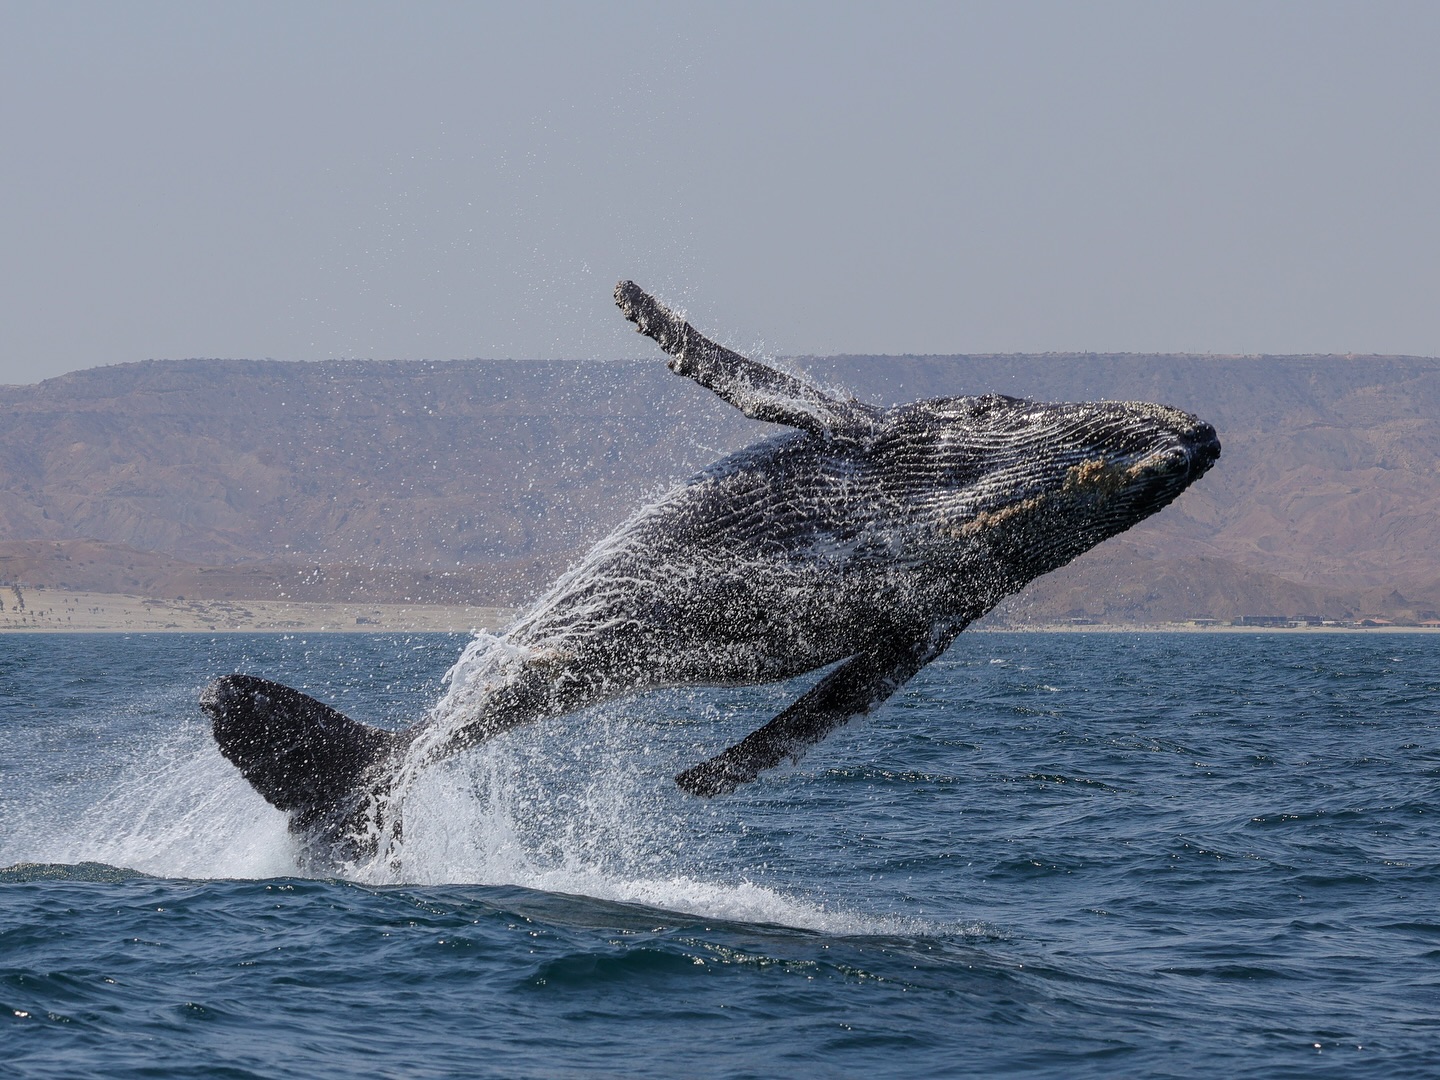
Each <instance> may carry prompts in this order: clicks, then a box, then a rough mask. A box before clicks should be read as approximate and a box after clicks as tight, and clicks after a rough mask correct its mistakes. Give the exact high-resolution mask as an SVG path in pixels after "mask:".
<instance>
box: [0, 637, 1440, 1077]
mask: <svg viewBox="0 0 1440 1080" xmlns="http://www.w3.org/2000/svg"><path fill="white" fill-rule="evenodd" d="M463 644H464V639H462V638H460V637H455V636H448V635H420V636H413V635H412V636H397V635H373V636H365V635H353V634H351V635H315V634H311V635H295V636H266V635H254V636H222V637H212V636H201V635H178V634H176V635H154V636H124V635H29V636H6V637H4V638H3V639H0V823H3V824H0V867H5V869H3V870H0V1054H3V1057H0V1072H3V1074H4V1075H6V1076H20V1077H75V1076H105V1077H131V1076H134V1077H140V1076H144V1077H163V1076H217V1077H306V1078H309V1077H331V1076H335V1077H340V1076H345V1077H349V1076H355V1075H362V1076H391V1077H460V1076H505V1077H556V1076H581V1075H584V1076H624V1077H631V1078H633V1077H677V1076H696V1077H772V1076H784V1075H791V1076H827V1077H828V1076H859V1075H868V1076H887V1077H888V1076H896V1077H899V1076H904V1077H925V1076H936V1077H940V1076H944V1077H949V1076H1004V1075H1012V1076H1064V1077H1112V1076H1156V1077H1161V1076H1232V1077H1284V1076H1296V1077H1299V1076H1306V1077H1309V1076H1373V1077H1387V1078H1389V1077H1433V1076H1436V1075H1440V837H1437V830H1436V828H1435V824H1436V819H1437V816H1440V814H1437V810H1440V635H1437V636H1434V637H1430V636H1424V635H1418V634H1416V635H1398V634H1395V635H1389V634H1387V635H1375V636H1367V635H1363V634H1334V635H1320V634H1314V635H1311V634H1304V633H1290V634H1276V635H1258V634H1257V635H1232V634H1223V633H1214V634H1210V633H1199V634H1177V635H1159V634H1155V635H1147V634H1111V633H1095V634H993V633H991V634H987V633H967V634H963V635H961V637H960V638H959V640H958V641H957V642H956V644H955V645H954V646H953V647H952V648H951V650H950V652H949V654H948V655H947V656H946V657H945V658H944V659H943V660H941V661H940V662H937V663H935V664H933V665H932V666H931V667H930V668H928V669H927V670H925V671H924V672H922V674H921V675H920V676H919V677H918V678H917V679H915V681H914V682H913V683H912V684H911V685H910V686H908V687H907V688H906V689H905V690H904V691H903V692H902V693H901V694H900V695H898V696H897V697H896V698H895V699H894V700H893V701H892V702H891V703H890V704H888V705H887V706H886V707H885V708H883V709H882V710H881V711H880V712H878V713H877V714H876V715H875V716H873V717H871V718H870V719H869V720H867V721H864V722H860V723H856V724H853V725H851V726H850V727H848V728H846V729H844V730H842V731H840V732H837V733H836V734H835V735H833V736H832V737H831V738H830V739H828V740H827V741H826V742H825V743H823V744H822V745H821V746H819V747H817V748H816V749H815V750H814V751H813V752H812V753H811V754H810V755H809V756H808V757H807V758H805V759H804V760H803V761H802V762H801V763H800V764H799V765H798V766H794V767H786V768H783V769H779V770H776V771H774V772H773V773H770V774H767V775H766V776H764V777H763V778H762V779H761V780H760V781H759V782H757V783H755V784H753V785H750V786H749V787H747V788H744V789H742V790H741V791H739V792H737V793H736V794H734V795H732V796H728V797H725V798H721V799H716V800H712V801H705V800H700V799H695V798H690V797H687V796H684V795H683V794H681V793H680V792H679V791H678V790H677V789H676V788H675V786H674V784H673V783H672V782H671V777H672V776H673V774H674V773H675V772H677V771H678V770H680V769H681V768H684V767H686V766H688V765H692V764H694V763H696V762H697V761H700V760H702V759H703V758H705V757H708V756H709V755H711V754H712V753H714V752H716V751H718V750H720V749H722V748H723V747H724V746H726V745H728V744H729V743H730V742H732V741H734V740H735V739H737V738H739V737H740V736H741V735H743V734H744V733H745V732H747V731H748V730H750V729H751V728H753V727H755V726H757V725H758V724H759V723H761V722H763V721H764V720H766V719H768V718H769V717H770V716H771V715H773V714H774V713H776V712H778V711H779V710H780V709H781V708H782V707H783V706H784V705H785V704H786V703H787V702H788V701H789V700H790V699H792V698H793V697H794V696H796V694H797V693H798V688H797V686H795V685H791V686H780V687H763V688H753V689H743V690H728V689H727V690H704V691H693V692H692V691H686V692H665V693H657V694H651V695H647V696H644V697H637V698H630V699H625V700H622V701H618V702H614V703H611V704H610V705H607V706H605V707H603V708H598V709H594V710H591V711H590V712H588V713H585V714H582V715H578V716H574V717H567V718H562V719H559V720H554V721H550V722H547V723H544V724H541V725H536V726H534V727H531V728H528V729H519V730H516V731H513V732H511V733H508V734H507V735H505V736H503V737H502V738H500V739H498V740H496V741H495V742H494V743H492V744H490V745H487V746H484V747H481V748H477V749H475V750H473V751H470V752H468V753H467V754H465V755H463V756H462V757H460V758H458V759H455V760H454V761H452V762H449V763H447V764H446V765H444V766H442V767H440V768H437V769H435V770H433V771H432V772H431V773H428V774H426V775H425V776H424V777H422V779H421V781H420V782H419V784H418V785H417V787H416V789H415V790H414V791H413V792H412V794H411V797H410V798H409V800H408V802H407V803H406V809H405V831H404V842H403V845H402V846H401V848H400V849H399V850H398V851H397V852H395V853H394V855H393V857H391V858H388V859H382V860H380V861H379V862H378V863H377V864H376V865H372V866H364V867H352V868H348V869H347V870H346V871H344V872H342V873H337V874H336V875H335V876H332V877H324V878H316V877H307V876H304V875H302V874H301V873H300V871H299V869H298V866H299V864H298V863H297V861H296V854H297V853H296V851H295V848H294V847H293V844H292V840H291V838H290V837H289V835H288V833H287V831H286V828H285V822H284V819H283V818H282V816H281V815H280V814H279V813H278V812H277V811H275V810H273V809H271V808H270V807H269V806H268V805H267V804H265V803H264V802H263V801H262V800H261V799H260V798H259V797H258V796H256V795H255V794H254V793H253V792H252V791H251V790H250V789H249V787H248V786H247V784H246V783H245V781H244V780H243V779H242V778H241V777H240V776H239V775H238V774H237V773H236V771H235V770H234V769H233V768H232V767H231V766H230V765H229V764H228V763H227V762H226V761H225V760H224V759H223V758H221V757H220V755H219V753H218V752H217V751H216V750H215V749H214V747H213V745H212V744H211V742H210V740H209V736H208V732H207V726H206V723H205V721H204V719H203V717H202V716H201V715H200V713H199V712H198V710H197V708H196V696H197V694H198V692H199V690H200V689H201V687H202V686H203V685H204V684H205V683H206V682H207V681H208V680H209V679H210V678H211V677H213V676H215V675H217V674H222V673H225V672H230V671H248V672H253V673H255V674H260V675H264V676H266V677H269V678H274V679H278V680H280V681H282V682H287V683H290V684H292V685H294V686H297V687H300V688H302V689H304V690H306V691H307V692H309V693H311V694H314V695H315V696H317V697H320V698H322V699H324V700H326V701H329V702H331V703H332V704H334V705H335V706H337V707H338V708H340V709H341V710H343V711H345V712H347V713H349V714H350V715H352V716H355V717H356V718H358V719H364V720H367V721H371V722H375V723H386V724H391V725H399V724H403V723H408V722H410V721H412V720H414V719H416V718H417V717H420V716H422V715H423V714H424V712H425V710H426V709H427V708H428V707H429V705H431V704H432V703H433V702H434V701H435V700H436V698H437V697H438V696H439V693H440V691H441V679H442V677H443V675H444V672H445V670H446V669H447V667H448V666H449V665H450V663H451V662H452V661H453V660H454V659H455V657H456V656H457V654H458V653H459V651H460V648H461V647H462V646H463ZM801 685H802V686H803V684H801Z"/></svg>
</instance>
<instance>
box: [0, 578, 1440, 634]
mask: <svg viewBox="0 0 1440 1080" xmlns="http://www.w3.org/2000/svg"><path fill="white" fill-rule="evenodd" d="M0 600H3V602H4V605H5V606H4V609H3V610H0V634H4V633H6V632H16V633H147V634H148V633H164V632H171V633H191V634H196V633H205V632H208V631H213V632H215V633H230V632H234V633H251V634H253V633H266V632H272V633H285V632H309V633H321V632H325V633H334V632H340V631H349V632H358V633H372V634H375V633H394V632H401V633H403V632H406V631H414V632H430V633H469V632H471V631H473V630H497V629H499V628H500V627H502V626H504V625H505V624H506V623H507V622H509V621H510V620H511V619H512V618H514V617H515V615H516V609H515V608H511V607H502V606H498V605H487V604H477V605H474V606H471V605H465V604H359V603H338V602H337V603H314V602H311V603H297V602H292V601H288V600H233V599H226V600H208V599H189V600H186V599H180V598H178V597H177V598H174V599H168V600H166V599H160V598H157V597H145V596H134V595H129V594H121V593H101V592H79V591H77V592H72V591H69V590H65V589H34V588H31V589H26V590H25V592H24V601H25V606H24V607H23V608H21V607H20V606H18V605H17V604H16V602H15V600H14V599H13V597H12V595H11V593H10V592H9V591H7V592H5V593H4V594H3V596H0ZM973 629H975V630H988V631H995V632H1002V633H1074V634H1087V633H1116V632H1123V633H1191V634H1274V633H1282V634H1348V633H1364V634H1394V633H1405V634H1408V633H1418V634H1440V628H1435V627H1417V626H1305V625H1301V626H1294V627H1284V626H1279V627H1276V626H1231V625H1229V624H1213V625H1197V624H1195V623H1193V622H1166V623H1100V622H1095V623H1069V622H1065V623H1045V622H1033V623H1013V622H1000V621H996V622H995V623H993V624H992V623H990V622H988V621H986V620H982V621H981V622H979V623H977V624H976V625H975V626H974V627H973Z"/></svg>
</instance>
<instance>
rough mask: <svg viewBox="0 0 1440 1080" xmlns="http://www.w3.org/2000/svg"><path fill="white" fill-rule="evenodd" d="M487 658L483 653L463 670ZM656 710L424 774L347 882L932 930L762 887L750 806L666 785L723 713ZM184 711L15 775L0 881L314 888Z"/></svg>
mask: <svg viewBox="0 0 1440 1080" xmlns="http://www.w3.org/2000/svg"><path fill="white" fill-rule="evenodd" d="M493 647H494V643H493V641H492V642H485V641H483V640H480V641H477V642H476V643H473V644H472V648H471V649H467V651H466V656H469V657H471V661H474V660H475V659H476V658H479V657H481V656H482V655H483V654H484V653H485V650H487V649H489V648H493ZM465 663H467V661H465V659H464V658H463V657H462V661H461V663H460V664H457V668H458V667H462V665H464V664H465ZM462 674H463V672H462ZM453 682H454V680H453V679H452V685H453ZM657 698H658V700H657V701H643V702H642V701H634V700H632V701H629V702H620V703H616V704H613V705H611V706H607V707H603V708H600V709H593V710H590V711H588V712H587V713H585V714H582V715H580V716H579V717H567V718H565V719H563V720H561V721H557V722H555V723H553V724H549V725H538V726H535V725H532V726H530V727H527V728H525V729H521V730H519V731H516V732H512V733H510V734H508V735H504V736H501V737H499V738H497V739H496V740H493V741H492V742H490V743H487V744H485V745H483V746H482V747H479V748H477V749H475V750H473V751H471V752H468V753H466V754H463V755H460V756H457V757H454V758H451V759H448V760H446V761H444V762H441V763H439V764H437V765H435V766H432V767H430V768H427V769H425V770H423V771H421V772H419V773H417V774H416V775H415V776H414V777H413V779H412V780H411V782H410V784H409V786H408V789H407V792H406V797H405V800H404V804H403V815H404V816H403V822H404V824H403V830H402V831H401V834H400V836H398V837H396V838H395V843H394V845H393V846H392V847H391V848H390V849H389V850H388V852H387V853H386V855H385V856H383V857H378V858H376V859H375V860H373V861H372V862H370V863H367V864H363V865H355V866H347V867H343V868H341V869H340V870H339V872H338V876H339V877H341V878H342V879H345V880H350V881H354V882H357V883H360V884H364V885H369V886H377V887H383V886H392V885H454V884H473V885H507V886H520V887H524V888H530V889H537V890H542V891H545V892H550V893H560V894H570V895H576V896H585V897H592V898H595V899H599V900H605V901H611V902H618V903H634V904H641V905H645V906H647V907H653V908H660V909H664V910H669V911H674V912H682V913H685V914H689V915H699V916H702V917H706V918H716V919H723V920H729V921H738V922H748V923H771V924H778V925H785V926H792V927H799V928H804V929H812V930H818V931H822V932H830V933H841V934H874V933H883V934H888V933H923V932H927V928H926V927H925V926H924V924H923V923H920V922H916V921H914V920H902V919H895V918H889V917H875V916H869V915H865V914H861V913H858V912H854V911H852V910H849V909H847V908H844V907H838V906H836V905H835V904H833V903H832V902H829V901H827V900H825V899H823V898H817V897H807V896H804V895H797V894H795V893H794V892H793V891H791V890H788V889H787V888H785V887H779V886H777V885H775V884H773V883H769V882H766V881H765V880H763V879H764V878H765V876H766V874H765V869H764V867H763V865H757V859H756V857H755V854H754V852H752V851H747V850H745V849H744V841H745V835H746V832H747V825H746V822H745V814H744V810H743V804H740V803H731V804H728V805H723V806H722V805H717V804H714V803H709V802H702V801H700V800H695V799H690V798H687V797H685V796H684V795H682V794H681V793H680V792H679V791H678V790H677V789H676V788H675V787H674V785H673V784H672V783H671V782H670V780H669V777H670V775H671V773H672V772H673V768H672V767H671V764H672V761H673V759H675V758H677V757H679V756H681V755H683V754H687V753H690V752H691V751H692V748H691V747H690V745H689V740H690V738H691V736H690V735H689V734H688V733H687V732H688V731H689V728H688V727H687V725H686V724H685V723H683V721H684V720H686V719H689V720H699V721H701V722H703V723H704V725H705V727H707V728H713V726H714V725H715V723H716V722H717V718H719V713H720V711H721V710H718V709H717V708H716V707H714V706H713V705H710V704H707V703H706V702H705V701H704V700H703V699H702V698H699V697H697V696H695V695H690V694H686V693H678V692H677V693H674V694H668V695H667V694H662V695H658V696H657ZM149 704H150V705H154V704H155V703H153V702H152V703H149ZM187 705H188V695H185V696H179V695H177V696H175V699H174V700H173V701H165V702H163V703H161V707H160V708H159V709H158V710H152V709H151V708H149V707H147V708H145V709H143V710H141V711H143V712H147V713H149V714H150V715H151V716H153V717H154V719H155V720H156V721H158V722H157V723H155V724H154V725H153V726H152V725H151V724H146V725H144V727H146V728H148V730H141V731H137V732H136V733H135V734H133V735H132V736H127V737H126V738H124V739H121V740H118V741H117V742H116V743H115V744H112V745H114V746H115V747H116V748H115V749H114V750H112V751H111V752H110V754H109V756H108V759H107V760H104V761H100V762H97V763H92V765H91V766H90V767H89V768H88V769H87V770H86V771H85V772H83V773H76V774H74V775H72V776H70V777H68V778H67V779H66V781H65V782H64V783H59V784H57V783H56V782H55V778H54V777H41V776H39V775H32V776H29V777H27V776H24V775H23V774H22V775H19V776H13V777H10V776H7V782H9V781H12V780H13V781H14V782H15V783H17V785H19V786H20V788H21V789H23V791H24V793H25V797H24V798H23V799H22V800H19V801H17V803H16V805H17V806H18V807H20V812H19V813H18V814H16V815H14V816H13V817H12V819H11V821H10V822H9V827H8V828H7V830H6V831H5V833H4V835H3V837H0V867H4V866H13V865H17V864H63V865H66V866H77V865H81V864H95V865H99V866H102V867H109V868H126V869H129V870H134V871H138V872H140V873H142V874H148V875H152V876H157V877H167V878H187V879H269V878H277V877H295V876H308V874H307V872H306V871H305V869H304V864H303V852H302V851H301V850H300V848H299V846H298V845H297V844H296V842H295V840H294V838H293V837H292V836H291V835H290V833H289V831H288V829H287V826H286V819H285V816H284V815H283V814H282V813H280V812H279V811H277V810H275V809H274V808H272V807H271V806H269V805H268V804H267V803H266V802H265V801H264V800H263V799H261V798H260V797H259V796H258V795H257V794H256V793H255V792H254V790H253V789H251V787H250V786H249V784H247V783H246V782H245V780H244V779H243V778H242V777H241V776H240V775H239V773H238V772H237V771H236V770H235V769H234V767H233V766H231V765H230V764H229V763H228V762H227V761H225V759H224V758H223V757H222V756H221V755H220V754H219V752H218V751H217V750H216V749H215V746H214V743H213V740H211V739H210V738H209V735H208V732H207V731H206V730H205V725H203V724H201V723H198V722H196V723H191V722H182V723H179V724H176V725H174V726H170V724H171V720H172V719H173V717H174V715H175V713H176V712H181V711H182V710H184V709H185V708H186V706H187ZM676 714H678V715H679V717H680V720H681V721H682V722H681V723H678V724H677V723H676ZM637 733H638V734H637ZM677 743H679V744H683V745H676V744H677ZM759 861H760V862H763V860H759ZM328 873H330V874H334V873H335V872H334V871H329V872H328Z"/></svg>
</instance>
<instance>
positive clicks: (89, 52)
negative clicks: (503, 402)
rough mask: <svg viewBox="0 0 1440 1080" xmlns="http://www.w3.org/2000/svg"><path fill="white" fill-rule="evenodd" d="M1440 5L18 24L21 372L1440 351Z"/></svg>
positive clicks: (278, 16)
mask: <svg viewBox="0 0 1440 1080" xmlns="http://www.w3.org/2000/svg"><path fill="white" fill-rule="evenodd" d="M1437 72H1440V4H1435V3H1416V4H1395V3H1374V2H1367V3H1349V4H1334V3H1316V2H1306V3H1293V4H1292V3H1258V2H1255V0H1247V2H1244V3H1235V4H1229V3H1221V2H1216V0H1206V2H1203V3H1195V4H1185V3H1153V2H1148V0H1147V2H1140V3H1087V4H1080V3H1070V2H1067V3H1017V2H1013V0H1010V2H1005V3H994V4H964V3H945V4H896V3H894V2H889V3H884V4H880V3H875V4H847V3H838V2H829V3H813V4H812V3H789V4H786V3H775V2H773V0H772V2H768V3H762V4H741V3H725V4H721V3H715V4H705V5H691V4H685V3H677V2H674V0H670V2H665V3H657V4H624V3H618V2H607V3H598V2H596V3H589V4H555V5H546V4H534V3H526V4H517V3H513V2H511V3H503V4H501V3H497V4H478V3H470V4H448V3H447V4H438V3H416V2H410V3H406V4H403V5H398V4H397V5H388V4H387V5H380V4H362V3H353V2H347V3H337V4H329V3H294V2H286V3H281V4H264V3H253V2H246V3H234V4H213V3H196V2H190V0H187V2H184V3H174V4H170V3H146V2H142V0H128V2H126V3H124V4H116V3H108V2H107V3H93V4H92V3H69V4H66V3H49V4H41V3H38V2H29V0H24V2H21V0H0V139H3V144H0V166H3V167H0V177H3V180H0V183H3V189H0V287H3V300H0V382H10V383H16V382H32V381H35V380H39V379H42V378H47V377H49V376H52V375H57V374H60V373H62V372H65V371H69V370H73V369H76V368H83V367H93V366H97V365H101V364H110V363H119V362H124V361H130V360H141V359H145V358H147V357H191V356H227V357H267V356H268V357H274V358H276V359H287V360H308V359H323V358H326V357H334V356H358V357H375V358H387V359H388V358H394V357H400V358H432V359H449V358H457V357H474V356H485V357H510V356H513V357H573V358H581V357H587V356H594V357H613V356H635V355H648V354H649V353H650V352H651V350H650V349H649V348H648V347H647V343H645V342H643V341H642V340H641V339H639V338H637V337H636V336H635V335H634V334H633V332H631V331H630V329H629V327H628V325H627V324H625V323H623V321H622V320H621V319H620V317H619V315H618V314H617V313H616V312H615V310H614V308H613V307H612V306H611V300H610V293H611V289H612V287H613V285H614V283H615V280H616V279H617V278H619V277H633V278H634V279H636V280H637V281H639V282H640V283H641V284H642V285H645V286H647V287H649V288H651V289H653V290H655V291H657V292H659V293H660V294H661V295H662V296H664V297H666V298H668V299H669V300H671V301H672V302H676V303H678V304H680V305H682V306H686V307H688V309H689V311H690V314H691V316H692V318H693V319H694V320H695V321H696V322H697V323H698V324H699V325H701V326H702V327H704V328H707V329H709V330H712V331H716V332H718V333H719V334H720V335H721V336H722V337H724V338H725V339H726V340H727V341H729V342H730V343H732V344H735V345H738V346H740V347H744V348H751V349H756V350H759V351H762V352H768V353H776V354H805V353H816V354H823V353H836V352H852V353H854V352H886V353H901V352H930V353H936V352H939V353H951V352H977V351H1037V350H1072V349H1080V350H1101V351H1111V350H1123V351H1162V350H1163V351H1170V350H1186V351H1201V352H1403V353H1422V354H1428V355H1434V354H1440V194H1437V193H1440V75H1437Z"/></svg>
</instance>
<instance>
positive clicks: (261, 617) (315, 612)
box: [0, 588, 514, 636]
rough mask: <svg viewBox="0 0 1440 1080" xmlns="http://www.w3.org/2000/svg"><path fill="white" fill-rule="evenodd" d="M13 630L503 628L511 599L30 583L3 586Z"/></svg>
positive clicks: (5, 614)
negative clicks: (372, 599)
mask: <svg viewBox="0 0 1440 1080" xmlns="http://www.w3.org/2000/svg"><path fill="white" fill-rule="evenodd" d="M0 600H3V601H4V604H5V606H4V609H3V610H0V636H3V635H4V634H6V633H42V634H44V633H61V634H63V633H71V634H96V633H129V634H135V633H143V634H150V633H177V634H185V633H190V634H196V633H207V632H214V633H296V632H298V633H321V632H324V633H340V632H347V633H368V634H377V633H395V632H406V631H411V632H448V633H470V632H471V631H474V630H496V629H498V628H499V627H501V626H503V625H504V624H505V623H506V622H508V621H509V620H510V619H511V618H512V617H513V616H514V610H513V609H512V608H508V607H496V606H485V605H475V606H470V605H460V604H455V605H440V604H357V603H292V602H290V601H287V600H202V599H194V600H182V599H178V598H177V599H170V600H161V599H157V598H154V597H144V596H133V595H129V594H118V593H95V592H70V591H68V590H63V589H35V588H30V589H26V590H25V607H24V608H23V609H21V608H20V607H18V605H17V604H16V603H15V601H14V600H13V599H12V598H11V596H10V594H9V593H8V592H6V593H4V594H0Z"/></svg>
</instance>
